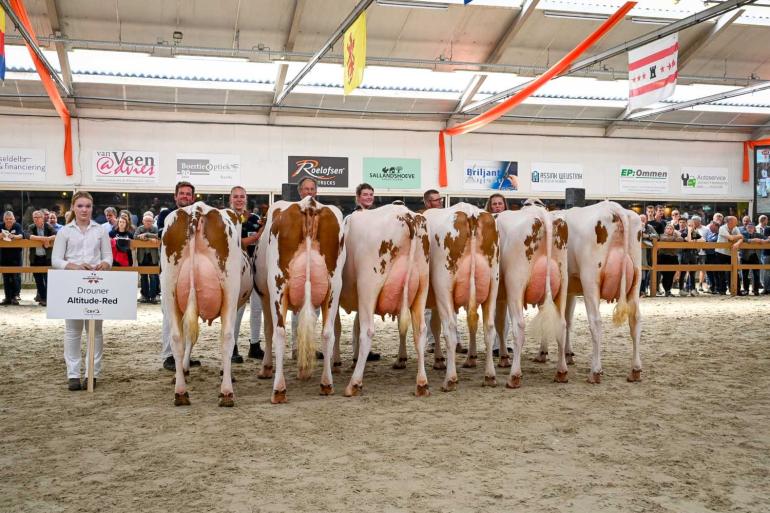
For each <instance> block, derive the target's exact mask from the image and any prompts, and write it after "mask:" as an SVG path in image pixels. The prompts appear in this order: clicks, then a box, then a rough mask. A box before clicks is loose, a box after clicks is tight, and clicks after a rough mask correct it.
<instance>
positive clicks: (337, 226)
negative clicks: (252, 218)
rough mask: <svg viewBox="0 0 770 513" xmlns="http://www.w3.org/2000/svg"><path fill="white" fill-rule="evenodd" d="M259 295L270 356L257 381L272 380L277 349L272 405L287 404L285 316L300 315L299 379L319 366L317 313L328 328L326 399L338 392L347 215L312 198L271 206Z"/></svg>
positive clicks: (260, 256)
mask: <svg viewBox="0 0 770 513" xmlns="http://www.w3.org/2000/svg"><path fill="white" fill-rule="evenodd" d="M256 253H257V254H256V278H255V284H256V286H257V292H258V293H259V294H260V296H261V298H262V312H263V314H264V316H265V343H266V347H265V356H264V359H263V360H262V370H261V372H260V373H259V375H258V377H259V378H262V379H268V378H271V377H273V354H272V346H273V345H274V346H275V360H276V369H275V379H274V382H273V393H272V396H271V398H270V401H271V402H272V403H273V404H278V403H285V402H286V381H285V378H284V372H283V355H284V352H285V349H286V347H285V345H286V312H287V310H291V311H292V312H294V313H295V315H296V314H297V313H299V325H298V329H297V346H298V374H299V378H300V379H302V380H306V379H310V376H311V374H312V371H313V366H314V365H315V341H314V339H313V338H314V337H313V330H314V328H315V323H316V316H315V309H317V308H320V309H321V313H322V325H323V339H324V343H323V352H324V368H323V374H322V376H321V394H322V395H330V394H332V393H334V388H333V386H332V370H331V358H332V350H333V346H334V318H335V316H336V314H337V308H338V305H339V300H340V289H341V288H342V267H343V265H344V264H345V251H344V238H343V232H342V213H341V212H340V210H339V209H338V208H337V207H334V206H330V205H322V204H321V203H319V202H318V201H317V200H316V199H314V198H312V197H311V196H308V197H306V198H304V199H303V200H302V201H298V202H288V201H279V202H276V203H274V204H273V206H272V207H270V210H269V211H268V213H267V222H266V224H265V229H264V230H263V232H262V236H261V237H260V240H259V246H258V247H257V251H256Z"/></svg>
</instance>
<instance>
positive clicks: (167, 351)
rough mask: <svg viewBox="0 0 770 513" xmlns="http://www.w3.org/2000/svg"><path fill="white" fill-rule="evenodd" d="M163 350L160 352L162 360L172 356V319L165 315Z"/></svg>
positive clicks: (162, 338)
mask: <svg viewBox="0 0 770 513" xmlns="http://www.w3.org/2000/svg"><path fill="white" fill-rule="evenodd" d="M161 326H162V327H161V340H160V344H161V350H160V357H161V359H162V360H165V359H166V358H168V357H169V356H171V355H172V352H171V319H168V318H167V317H166V316H165V315H164V316H163V323H162V325H161Z"/></svg>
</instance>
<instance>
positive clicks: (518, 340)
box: [505, 301, 524, 388]
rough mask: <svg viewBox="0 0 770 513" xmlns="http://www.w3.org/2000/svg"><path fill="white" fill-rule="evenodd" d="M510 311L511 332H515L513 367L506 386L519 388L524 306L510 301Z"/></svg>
mask: <svg viewBox="0 0 770 513" xmlns="http://www.w3.org/2000/svg"><path fill="white" fill-rule="evenodd" d="M508 309H509V311H510V312H511V331H512V332H513V365H511V374H510V376H508V381H507V382H506V384H505V386H506V388H519V387H520V386H521V351H522V348H523V347H524V306H523V305H522V304H520V303H519V302H517V301H509V302H508Z"/></svg>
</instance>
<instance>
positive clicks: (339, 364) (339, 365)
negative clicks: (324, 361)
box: [332, 362, 342, 374]
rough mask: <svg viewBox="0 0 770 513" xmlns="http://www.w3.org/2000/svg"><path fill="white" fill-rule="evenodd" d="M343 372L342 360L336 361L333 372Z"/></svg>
mask: <svg viewBox="0 0 770 513" xmlns="http://www.w3.org/2000/svg"><path fill="white" fill-rule="evenodd" d="M341 372H342V362H334V364H332V374H339V373H341Z"/></svg>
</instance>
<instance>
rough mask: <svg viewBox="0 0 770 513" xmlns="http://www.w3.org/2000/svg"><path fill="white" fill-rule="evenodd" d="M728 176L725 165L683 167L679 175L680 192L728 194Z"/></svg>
mask: <svg viewBox="0 0 770 513" xmlns="http://www.w3.org/2000/svg"><path fill="white" fill-rule="evenodd" d="M729 178H730V173H729V171H728V169H727V168H726V167H683V168H682V173H681V174H680V175H679V180H680V184H681V188H682V194H710V195H723V194H729V193H730V180H729Z"/></svg>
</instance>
